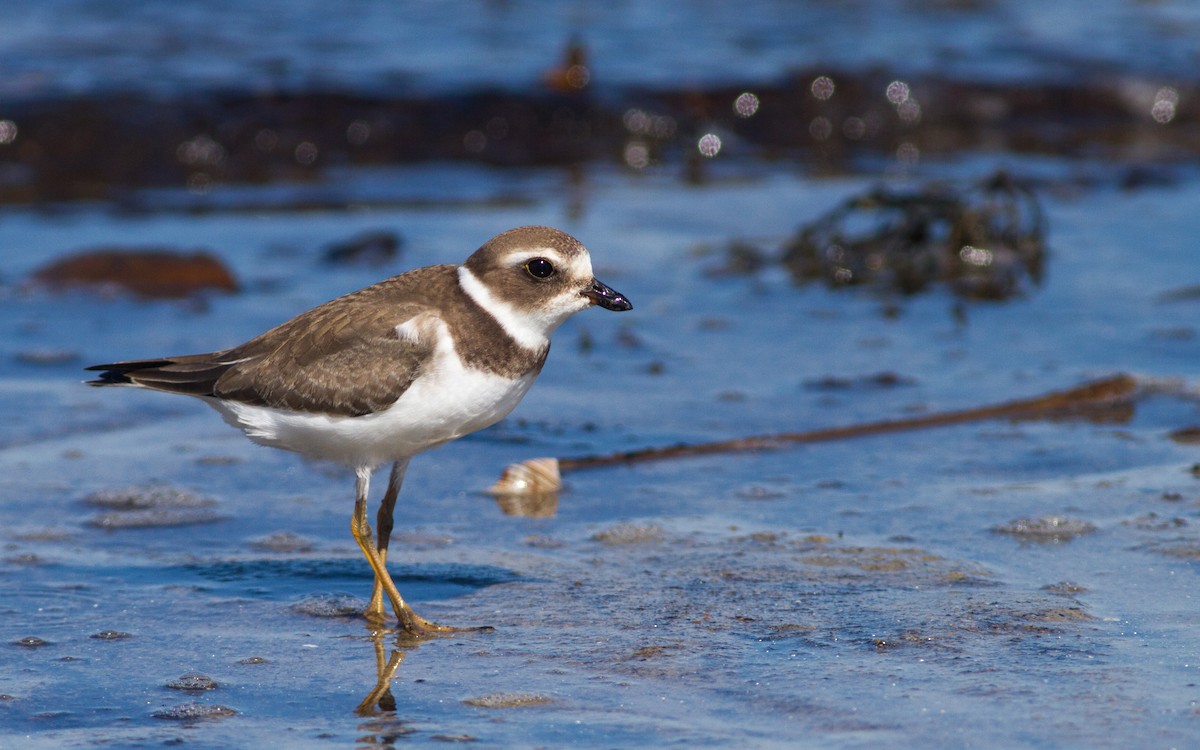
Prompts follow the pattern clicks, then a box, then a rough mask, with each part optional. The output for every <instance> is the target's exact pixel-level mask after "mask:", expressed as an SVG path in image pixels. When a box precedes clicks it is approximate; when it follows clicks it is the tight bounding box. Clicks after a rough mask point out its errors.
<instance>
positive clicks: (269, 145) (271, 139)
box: [254, 128, 279, 153]
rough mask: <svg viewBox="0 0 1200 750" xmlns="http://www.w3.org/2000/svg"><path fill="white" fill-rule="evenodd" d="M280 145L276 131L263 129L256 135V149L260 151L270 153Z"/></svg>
mask: <svg viewBox="0 0 1200 750" xmlns="http://www.w3.org/2000/svg"><path fill="white" fill-rule="evenodd" d="M278 145H279V134H278V133H276V132H275V131H274V130H270V129H268V128H263V129H262V130H260V131H258V132H257V133H255V134H254V147H255V148H257V149H258V150H259V151H265V152H267V153H270V152H272V151H274V150H275V147H276V146H278Z"/></svg>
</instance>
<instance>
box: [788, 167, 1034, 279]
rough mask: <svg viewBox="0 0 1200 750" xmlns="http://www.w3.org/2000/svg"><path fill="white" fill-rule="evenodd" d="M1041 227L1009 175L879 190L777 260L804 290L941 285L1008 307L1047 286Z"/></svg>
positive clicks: (804, 233)
mask: <svg viewBox="0 0 1200 750" xmlns="http://www.w3.org/2000/svg"><path fill="white" fill-rule="evenodd" d="M1045 252H1046V248H1045V221H1044V218H1043V215H1042V210H1041V206H1040V205H1039V204H1038V201H1037V198H1036V197H1035V196H1034V194H1033V193H1032V191H1031V190H1030V189H1029V188H1028V187H1027V186H1025V185H1023V184H1022V183H1020V182H1019V181H1017V180H1015V179H1013V178H1012V177H1011V176H1009V175H1008V174H1007V173H1004V172H997V173H996V174H993V175H991V176H989V177H987V178H986V179H984V180H981V181H979V182H978V183H975V184H973V185H970V186H967V187H966V188H965V189H964V188H963V187H962V186H957V185H954V184H948V183H930V184H928V185H926V186H923V187H921V188H918V189H916V190H910V191H898V190H890V189H885V188H876V189H873V190H871V191H870V192H868V193H866V194H864V195H859V196H855V197H853V198H850V199H849V200H847V201H846V202H844V203H843V204H842V205H840V206H838V207H837V208H835V209H833V210H832V211H830V212H829V213H827V214H825V215H824V216H822V217H820V218H818V219H817V220H816V221H814V222H812V223H810V224H808V225H806V226H804V227H802V228H801V229H800V230H799V231H798V232H797V233H796V234H795V235H794V236H793V237H792V238H791V239H789V240H788V241H787V242H786V243H785V244H784V246H783V252H782V256H781V258H780V261H781V262H782V263H783V266H784V267H785V268H786V269H787V271H788V273H789V274H791V277H792V279H793V280H794V281H795V282H796V283H798V284H805V283H809V282H812V281H823V282H824V283H826V284H828V285H829V286H831V287H844V286H871V287H876V288H879V289H882V290H886V291H894V292H899V293H901V294H905V295H910V294H918V293H920V292H923V291H926V290H927V289H929V288H930V286H932V285H934V284H938V283H943V284H946V285H947V286H948V287H949V288H950V289H951V290H952V291H953V292H954V294H956V295H958V296H959V297H962V298H965V299H973V300H1005V299H1009V298H1010V297H1013V296H1015V295H1019V294H1021V293H1023V292H1026V291H1027V290H1028V288H1029V287H1030V286H1031V285H1037V284H1040V283H1041V278H1042V267H1043V263H1044V260H1045Z"/></svg>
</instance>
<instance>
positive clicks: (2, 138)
mask: <svg viewBox="0 0 1200 750" xmlns="http://www.w3.org/2000/svg"><path fill="white" fill-rule="evenodd" d="M15 140H17V124H16V123H15V122H13V121H12V120H0V143H12V142H13V141H15Z"/></svg>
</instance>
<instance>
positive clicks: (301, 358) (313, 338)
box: [88, 266, 453, 416]
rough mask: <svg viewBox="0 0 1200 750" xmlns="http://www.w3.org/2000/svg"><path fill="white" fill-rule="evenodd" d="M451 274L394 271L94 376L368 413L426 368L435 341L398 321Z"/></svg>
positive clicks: (422, 305)
mask: <svg viewBox="0 0 1200 750" xmlns="http://www.w3.org/2000/svg"><path fill="white" fill-rule="evenodd" d="M446 269H450V271H449V273H450V274H451V276H449V277H447V270H446ZM452 273H453V271H452V267H448V266H441V267H437V266H435V267H431V268H426V269H421V270H420V271H419V272H410V273H408V274H403V275H401V276H397V277H393V278H392V279H389V280H387V281H384V282H381V283H379V284H376V285H374V286H371V287H367V288H366V289H363V290H360V291H358V292H354V293H353V294H349V295H346V296H345V297H340V298H338V299H335V300H333V301H332V302H327V303H325V304H324V305H321V306H319V307H315V308H313V309H312V310H309V311H308V312H306V313H302V314H301V315H298V316H296V317H295V318H292V319H291V320H289V321H287V322H286V323H283V324H282V325H280V326H277V327H275V328H273V329H271V330H270V331H267V332H266V333H264V334H262V335H261V336H258V337H257V338H254V339H252V340H250V341H248V342H246V343H245V344H242V345H241V346H238V347H235V348H233V349H228V350H226V351H222V352H215V353H213V354H197V355H189V356H184V357H168V358H163V359H155V360H140V361H133V362H116V363H112V364H107V365H96V366H94V367H89V368H88V369H89V370H100V371H102V372H101V375H100V377H99V378H98V379H97V380H94V381H90V382H91V383H92V384H94V385H117V384H135V385H141V386H145V387H147V388H153V389H155V390H161V391H169V392H172V393H185V394H189V395H194V396H213V397H217V398H222V399H228V400H233V401H241V402H244V403H248V404H254V405H257V406H271V407H275V408H281V409H293V410H305V411H313V412H320V413H326V414H331V415H338V416H362V415H364V414H370V413H372V412H375V411H379V410H381V409H385V408H387V407H388V406H391V405H392V404H393V403H395V401H396V399H398V398H400V396H401V395H402V394H403V393H404V392H405V391H406V390H408V387H409V386H410V385H412V382H413V380H415V379H416V377H417V376H418V375H419V374H420V372H421V368H422V366H423V363H424V362H425V361H426V359H427V357H428V356H429V355H430V354H431V353H432V351H433V346H434V343H435V342H434V341H433V340H432V338H431V337H429V336H421V337H413V336H410V337H403V338H402V337H401V336H399V335H398V334H397V331H396V326H397V325H399V324H401V323H404V322H405V321H407V320H410V319H412V318H413V317H416V316H418V315H422V314H426V315H427V314H429V312H430V309H431V307H430V303H429V293H430V292H435V291H436V289H437V288H438V287H443V288H444V284H445V283H446V282H447V281H449V280H451V279H452ZM434 296H436V295H434Z"/></svg>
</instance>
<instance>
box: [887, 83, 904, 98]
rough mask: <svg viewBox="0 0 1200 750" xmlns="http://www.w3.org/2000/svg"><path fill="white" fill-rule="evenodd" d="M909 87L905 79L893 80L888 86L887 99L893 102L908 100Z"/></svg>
mask: <svg viewBox="0 0 1200 750" xmlns="http://www.w3.org/2000/svg"><path fill="white" fill-rule="evenodd" d="M908 96H909V88H908V84H907V83H905V82H904V81H892V82H891V83H889V84H888V87H887V100H888V101H889V102H891V103H892V104H903V103H904V102H906V101H908Z"/></svg>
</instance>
